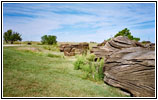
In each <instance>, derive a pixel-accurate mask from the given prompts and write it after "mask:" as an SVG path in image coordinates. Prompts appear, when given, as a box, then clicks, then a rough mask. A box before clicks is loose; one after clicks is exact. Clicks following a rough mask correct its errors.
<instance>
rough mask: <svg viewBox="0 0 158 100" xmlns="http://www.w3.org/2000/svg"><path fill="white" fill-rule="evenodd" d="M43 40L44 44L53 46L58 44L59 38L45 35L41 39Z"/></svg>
mask: <svg viewBox="0 0 158 100" xmlns="http://www.w3.org/2000/svg"><path fill="white" fill-rule="evenodd" d="M41 39H42V40H41V42H42V44H49V45H51V44H56V43H57V41H56V39H57V37H56V36H53V35H44V36H42V37H41Z"/></svg>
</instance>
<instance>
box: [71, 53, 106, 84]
mask: <svg viewBox="0 0 158 100" xmlns="http://www.w3.org/2000/svg"><path fill="white" fill-rule="evenodd" d="M94 58H95V55H94V54H90V55H87V56H78V57H77V60H76V61H75V62H74V69H75V70H82V71H84V72H85V73H86V74H85V75H84V78H87V79H90V80H94V81H100V80H102V79H103V77H104V74H103V66H104V59H101V60H100V59H98V60H97V61H96V62H95V61H94Z"/></svg>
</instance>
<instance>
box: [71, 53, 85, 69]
mask: <svg viewBox="0 0 158 100" xmlns="http://www.w3.org/2000/svg"><path fill="white" fill-rule="evenodd" d="M85 61H86V59H85V58H84V56H78V57H77V61H75V63H74V69H75V70H79V69H81V66H83V65H84V63H85Z"/></svg>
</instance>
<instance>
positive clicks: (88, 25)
mask: <svg viewBox="0 0 158 100" xmlns="http://www.w3.org/2000/svg"><path fill="white" fill-rule="evenodd" d="M124 28H128V29H130V31H131V33H132V35H134V36H135V37H140V38H141V41H142V40H150V41H152V42H155V4H154V3H3V32H5V31H7V30H8V29H12V30H13V31H16V32H19V33H20V34H22V38H23V41H40V40H41V36H43V35H55V36H57V40H58V41H64V42H66V41H71V42H83V41H85V42H89V41H95V42H102V41H103V40H105V39H108V38H110V37H112V36H114V35H115V34H116V33H117V32H118V31H121V30H122V29H124Z"/></svg>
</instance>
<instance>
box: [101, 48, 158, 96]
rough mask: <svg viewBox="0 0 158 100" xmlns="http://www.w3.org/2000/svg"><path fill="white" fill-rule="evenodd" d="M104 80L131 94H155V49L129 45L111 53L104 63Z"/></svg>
mask: <svg viewBox="0 0 158 100" xmlns="http://www.w3.org/2000/svg"><path fill="white" fill-rule="evenodd" d="M104 70H105V71H104V74H105V76H104V81H105V82H106V83H108V84H110V85H112V86H115V87H119V88H122V89H124V90H127V91H129V92H130V93H132V94H133V96H137V97H152V96H155V51H151V50H149V49H144V48H142V47H131V48H125V49H122V50H119V51H117V52H114V53H112V54H111V55H110V56H109V58H108V59H106V60H105V64H104Z"/></svg>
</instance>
